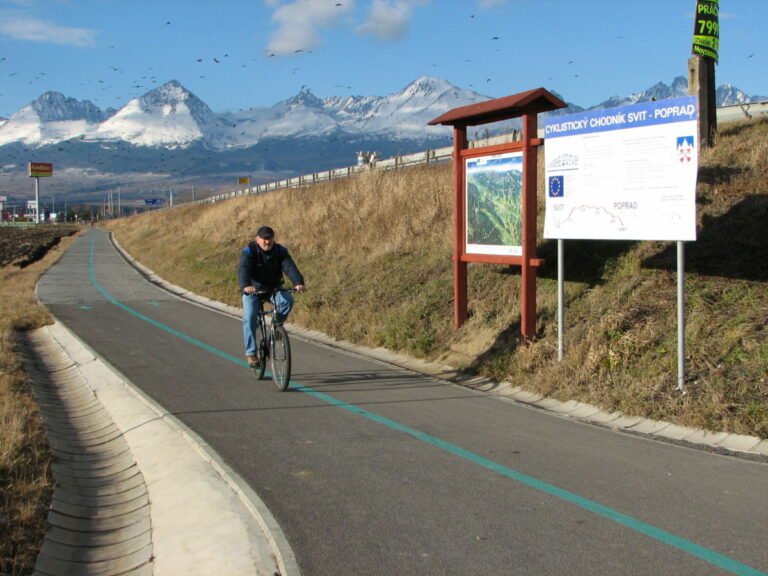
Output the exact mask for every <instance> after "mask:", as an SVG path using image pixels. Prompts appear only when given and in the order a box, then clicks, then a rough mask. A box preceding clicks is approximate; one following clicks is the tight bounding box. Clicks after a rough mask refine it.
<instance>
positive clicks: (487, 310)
mask: <svg viewBox="0 0 768 576" xmlns="http://www.w3.org/2000/svg"><path fill="white" fill-rule="evenodd" d="M766 157H768V122H765V121H763V122H755V123H750V124H744V125H730V126H728V127H727V128H726V129H724V130H721V133H720V137H719V141H718V144H717V146H716V147H715V148H714V149H712V150H707V151H705V152H704V154H703V155H702V158H701V168H700V177H699V186H698V213H699V222H700V228H699V236H698V238H699V239H698V241H697V242H695V243H689V244H688V245H687V247H686V261H687V263H686V272H687V273H686V282H687V293H686V296H687V304H686V306H687V309H686V313H687V323H688V326H687V332H686V340H687V345H686V346H687V361H686V371H687V375H688V379H689V381H688V383H687V393H686V394H679V393H677V392H676V391H675V386H676V383H677V354H676V349H677V348H676V347H677V344H676V326H675V324H676V277H675V269H676V268H675V267H676V263H675V247H674V245H673V244H670V243H663V242H592V241H580V242H568V243H566V253H567V268H566V277H567V279H568V281H567V282H566V299H567V311H566V335H565V342H566V350H567V353H566V358H565V359H564V361H563V362H561V363H558V362H557V350H556V348H557V335H556V317H555V314H556V306H557V295H556V247H555V243H554V242H550V241H542V242H541V243H540V245H539V255H540V256H543V257H544V258H546V260H547V264H546V266H545V267H544V268H542V269H541V270H540V272H539V282H538V291H537V293H538V323H537V326H538V328H537V330H538V337H537V340H536V341H535V342H533V343H526V342H521V341H520V339H519V337H518V334H519V310H520V303H519V284H520V278H519V270H518V269H517V268H515V267H505V266H496V265H487V264H482V265H481V264H476V265H474V264H473V265H470V266H469V290H470V300H469V311H470V319H469V321H468V322H467V324H465V325H464V326H463V327H462V328H461V329H460V330H454V329H453V328H452V326H451V324H452V296H453V289H452V284H453V277H452V263H451V258H452V240H451V238H452V200H451V194H452V192H451V190H452V173H451V166H449V165H442V166H427V167H419V168H412V169H408V170H401V171H397V172H387V173H383V172H380V171H373V172H370V173H366V174H363V175H361V176H359V177H355V178H352V179H345V180H339V181H335V182H331V183H322V184H317V185H313V186H310V187H306V188H301V189H295V190H285V191H278V192H272V193H269V194H265V195H263V196H258V197H245V198H238V199H233V200H230V201H227V202H223V203H219V204H217V205H208V206H184V207H178V208H175V209H173V210H169V211H162V212H155V213H147V214H141V215H137V216H134V217H131V218H128V219H123V220H119V221H114V222H110V223H109V224H108V227H109V228H111V229H113V230H114V231H115V233H116V235H117V237H118V239H119V240H120V242H121V244H123V245H124V246H125V247H126V248H127V249H128V250H129V251H130V252H132V253H133V254H134V255H135V256H136V257H137V258H138V259H139V260H140V261H142V262H143V263H144V264H146V265H147V266H149V267H150V268H152V269H153V270H155V271H156V272H158V273H159V274H160V275H162V276H163V277H165V278H166V279H168V280H170V281H171V282H173V283H175V284H179V285H181V286H184V287H186V288H188V289H190V290H193V291H194V292H197V293H200V294H205V295H207V296H209V297H212V298H214V299H217V300H220V301H223V302H227V303H229V304H233V305H239V296H238V292H237V285H236V280H235V273H234V267H235V263H236V262H237V257H238V254H239V251H240V249H241V248H242V246H243V245H244V243H245V242H246V241H247V240H248V237H249V236H250V234H251V233H252V232H253V231H254V230H255V229H256V228H257V227H258V226H260V225H262V224H270V225H272V226H273V227H275V228H276V230H277V232H278V241H280V242H282V243H284V244H286V245H287V246H288V247H289V248H290V249H291V252H292V253H293V255H294V257H295V259H296V260H297V261H298V263H299V264H300V266H301V268H302V271H303V272H304V274H305V276H306V278H307V284H308V286H309V288H310V291H309V292H308V293H307V294H305V295H304V296H302V297H301V300H300V302H299V305H298V306H297V308H296V310H295V312H294V314H293V316H292V321H293V322H296V323H299V324H301V325H304V326H306V327H309V328H313V329H317V330H320V331H322V332H325V333H327V334H330V335H332V336H334V337H336V338H339V339H343V340H349V341H353V342H357V343H360V344H365V345H369V346H385V347H387V348H390V349H393V350H397V351H400V352H405V353H409V354H412V355H416V356H421V357H425V358H430V359H439V360H441V361H443V362H445V363H449V364H453V365H454V366H457V367H461V368H463V369H465V370H468V371H472V372H475V373H478V374H483V375H486V376H488V377H491V378H494V379H497V380H506V381H511V382H513V383H514V384H516V385H520V386H523V387H525V388H527V389H530V390H533V391H537V392H540V393H544V394H547V395H550V396H553V397H557V398H560V399H577V400H582V401H586V402H590V403H593V404H596V405H599V406H601V407H603V408H605V409H607V410H621V411H623V412H625V413H627V414H636V415H644V416H649V417H652V418H658V419H667V420H670V421H673V422H676V423H678V424H684V425H691V426H698V427H704V428H708V429H711V430H729V431H734V432H739V433H744V434H755V435H759V436H761V437H764V438H768V383H767V382H766V374H768V341H767V340H766V331H765V326H766V324H767V323H768V306H767V305H766V304H765V303H766V302H767V301H768V283H766V280H768V267H766V264H765V262H766V261H767V259H768V243H767V241H766V235H765V222H766V216H767V214H766V212H768V189H767V188H766V180H768V178H767V177H768V174H766V172H768V169H767V168H766V165H765V161H764V159H765V158H766ZM539 164H540V172H541V165H542V164H543V162H540V163H539ZM539 178H540V185H539V189H540V190H543V189H544V187H543V185H542V183H541V181H542V179H543V175H542V174H541V173H540V174H539ZM539 204H540V210H541V208H542V207H543V199H540V203H539ZM539 221H540V224H541V223H542V222H543V214H540V218H539ZM539 237H541V235H539Z"/></svg>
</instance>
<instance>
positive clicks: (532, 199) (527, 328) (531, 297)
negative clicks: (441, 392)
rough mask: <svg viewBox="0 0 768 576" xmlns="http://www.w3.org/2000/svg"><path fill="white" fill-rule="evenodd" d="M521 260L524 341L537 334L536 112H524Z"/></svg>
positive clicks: (521, 325) (521, 322)
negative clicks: (534, 142) (535, 261)
mask: <svg viewBox="0 0 768 576" xmlns="http://www.w3.org/2000/svg"><path fill="white" fill-rule="evenodd" d="M522 121H523V142H524V145H523V190H522V193H523V246H522V248H523V261H522V270H521V284H522V286H521V291H520V298H521V305H522V306H521V310H520V332H521V333H522V335H523V338H525V339H526V340H533V339H534V338H535V337H536V267H535V266H533V265H532V261H533V259H534V258H536V205H537V198H536V147H535V146H534V145H533V142H532V139H533V138H536V128H537V122H536V115H535V114H523V117H522Z"/></svg>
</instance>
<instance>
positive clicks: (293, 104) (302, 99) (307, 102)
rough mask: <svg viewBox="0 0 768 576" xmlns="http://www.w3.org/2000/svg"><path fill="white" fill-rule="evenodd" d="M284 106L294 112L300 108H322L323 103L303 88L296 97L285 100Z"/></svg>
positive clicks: (307, 89)
mask: <svg viewBox="0 0 768 576" xmlns="http://www.w3.org/2000/svg"><path fill="white" fill-rule="evenodd" d="M285 105H286V107H287V108H288V109H289V110H294V109H296V108H301V107H306V108H323V101H322V100H320V98H318V97H317V96H315V95H314V94H312V92H311V91H310V90H309V88H303V89H302V90H301V92H299V93H298V94H297V95H296V96H294V97H293V98H289V99H288V100H286V101H285Z"/></svg>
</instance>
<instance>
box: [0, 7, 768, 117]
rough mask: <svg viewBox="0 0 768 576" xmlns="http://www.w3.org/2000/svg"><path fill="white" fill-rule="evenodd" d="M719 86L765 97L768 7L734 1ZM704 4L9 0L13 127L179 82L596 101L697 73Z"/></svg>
mask: <svg viewBox="0 0 768 576" xmlns="http://www.w3.org/2000/svg"><path fill="white" fill-rule="evenodd" d="M720 4H721V12H720V28H721V31H720V62H719V65H718V66H717V69H716V82H717V84H718V85H720V84H721V83H724V82H729V83H731V84H733V85H735V86H736V87H738V88H739V89H741V90H743V91H744V92H746V93H747V94H749V95H768V43H766V41H765V40H764V34H765V23H766V22H768V0H721V3H720ZM695 5H696V1H695V0H642V1H640V0H249V1H245V0H153V1H149V0H0V117H7V116H9V115H10V114H12V113H14V112H15V111H17V110H18V109H20V108H21V107H23V106H25V105H27V104H29V103H30V102H31V101H32V100H34V99H35V98H37V97H38V96H40V95H41V94H43V93H44V92H47V91H49V90H54V91H58V92H62V93H63V94H65V95H66V96H69V97H73V98H77V99H78V100H91V101H92V102H94V103H95V104H97V105H98V106H99V107H101V108H108V107H115V108H120V107H122V106H123V105H125V104H126V103H127V102H128V101H129V100H130V99H131V98H133V97H136V96H140V95H142V94H144V93H145V92H147V91H148V90H150V89H152V88H154V87H157V86H159V85H161V84H163V83H164V82H167V81H169V80H178V81H179V82H181V83H182V84H183V85H184V86H185V87H187V88H188V89H189V90H191V91H192V92H193V93H195V94H196V95H197V96H198V97H200V98H201V99H202V100H203V101H205V102H206V103H207V104H208V105H209V106H210V107H211V108H212V109H213V110H214V111H215V112H223V111H226V110H233V111H234V110H240V109H247V108H252V107H262V106H271V105H273V104H275V103H277V102H279V101H280V100H284V99H286V98H289V97H291V96H293V95H295V94H297V93H298V92H299V91H300V90H302V89H303V88H309V89H310V90H311V91H312V92H313V93H314V94H315V95H316V96H319V97H321V98H322V97H328V96H346V95H363V96H368V95H378V96H384V95H387V94H391V93H393V92H397V91H399V90H401V89H402V88H404V87H405V86H406V85H407V84H409V83H410V82H411V81H413V80H415V79H416V78H418V77H420V76H439V77H441V78H445V79H446V80H448V81H449V82H451V83H453V84H455V85H456V86H458V87H460V88H466V89H471V90H475V91H477V92H479V93H481V94H484V95H486V96H489V97H493V98H496V97H501V96H507V95H510V94H515V93H518V92H522V91H525V90H529V89H532V88H538V87H544V88H547V89H550V90H554V91H556V92H558V93H559V94H561V95H562V96H563V97H564V98H565V99H566V100H567V101H570V102H574V103H576V104H579V105H582V106H590V105H593V104H597V103H598V102H600V101H602V100H605V99H606V98H608V97H610V96H613V95H621V96H625V95H629V94H631V93H634V92H639V91H641V90H644V89H646V88H648V87H649V86H651V85H652V84H654V83H656V82H659V81H663V82H665V83H667V84H669V83H671V81H672V79H673V78H675V77H676V76H686V75H687V60H688V58H689V56H690V50H691V37H692V32H693V20H694V8H695Z"/></svg>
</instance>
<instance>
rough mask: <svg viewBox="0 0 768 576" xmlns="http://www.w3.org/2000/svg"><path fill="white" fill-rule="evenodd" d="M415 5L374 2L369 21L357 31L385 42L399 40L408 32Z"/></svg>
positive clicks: (403, 0) (398, 1)
mask: <svg viewBox="0 0 768 576" xmlns="http://www.w3.org/2000/svg"><path fill="white" fill-rule="evenodd" d="M414 3H415V2H408V1H406V0H373V5H372V6H371V12H370V14H369V16H368V20H367V21H366V22H365V24H363V25H362V26H360V27H359V28H358V29H357V31H358V32H359V33H360V34H369V35H371V36H376V37H377V38H382V39H384V40H399V39H400V38H402V37H403V36H405V34H406V33H407V32H408V26H409V25H410V22H411V12H412V5H413V4H414Z"/></svg>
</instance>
